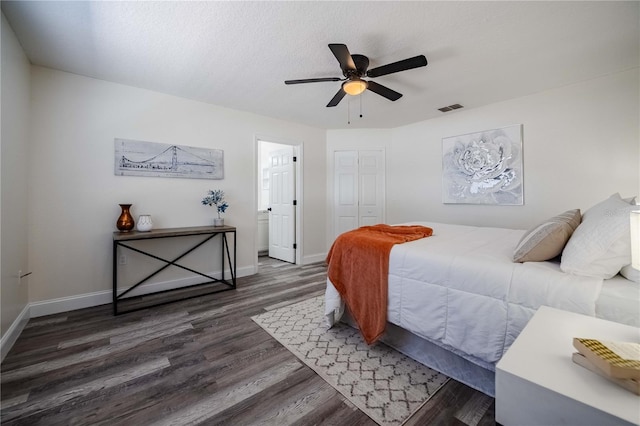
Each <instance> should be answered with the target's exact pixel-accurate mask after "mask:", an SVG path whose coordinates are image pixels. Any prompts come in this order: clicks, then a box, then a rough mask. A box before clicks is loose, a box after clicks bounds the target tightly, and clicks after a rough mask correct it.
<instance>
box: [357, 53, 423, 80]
mask: <svg viewBox="0 0 640 426" xmlns="http://www.w3.org/2000/svg"><path fill="white" fill-rule="evenodd" d="M426 65H427V58H426V57H425V56H424V55H419V56H414V57H413V58H408V59H404V60H402V61H398V62H393V63H391V64H387V65H382V66H381V67H377V68H373V69H370V70H369V71H367V77H380V76H382V75H387V74H393V73H394V72H400V71H406V70H410V69H413V68H419V67H424V66H426Z"/></svg>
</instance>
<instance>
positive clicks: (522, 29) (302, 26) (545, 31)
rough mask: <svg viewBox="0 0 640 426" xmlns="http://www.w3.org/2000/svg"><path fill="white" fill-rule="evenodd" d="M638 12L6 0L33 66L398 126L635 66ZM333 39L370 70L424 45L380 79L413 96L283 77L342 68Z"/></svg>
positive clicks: (639, 44) (599, 6)
mask: <svg viewBox="0 0 640 426" xmlns="http://www.w3.org/2000/svg"><path fill="white" fill-rule="evenodd" d="M639 10H640V3H639V2H636V1H631V2H609V1H606V2H589V1H588V2H574V1H570V2H516V1H514V2H482V1H475V2H456V1H447V2H434V1H425V2H377V1H375V2H326V1H316V2H270V1H263V2H171V1H162V2H154V1H145V2H142V1H141V2H126V1H122V2H56V1H46V2H36V1H19V2H13V1H2V11H3V13H4V14H5V16H6V17H7V20H8V21H9V23H10V25H11V26H12V28H13V29H14V31H15V33H16V35H17V36H18V39H19V40H20V43H21V45H22V46H23V48H24V50H25V52H26V54H27V56H28V57H29V59H30V61H31V62H32V63H33V64H36V65H41V66H45V67H50V68H55V69H59V70H63V71H68V72H71V73H75V74H80V75H85V76H89V77H94V78H98V79H103V80H108V81H113V82H118V83H122V84H127V85H131V86H135V87H140V88H145V89H150V90H154V91H159V92H164V93H168V94H173V95H177V96H182V97H185V98H190V99H196V100H200V101H204V102H208V103H212V104H215V105H220V106H224V107H229V108H234V109H238V110H242V111H249V112H254V113H256V114H261V115H266V116H271V117H277V118H281V119H285V120H290V121H295V122H299V123H304V124H308V125H312V126H316V127H320V128H330V129H336V128H349V127H352V128H358V127H368V128H386V127H396V126H400V125H404V124H408V123H413V122H417V121H422V120H426V119H429V118H433V117H438V116H441V115H442V113H441V112H439V111H437V108H439V107H443V106H446V105H450V104H454V103H461V104H462V105H464V106H465V107H466V108H473V107H478V106H481V105H486V104H489V103H492V102H496V101H500V100H505V99H510V98H514V97H519V96H524V95H527V94H532V93H535V92H539V91H542V90H546V89H549V88H554V87H560V86H563V85H567V84H571V83H575V82H578V81H584V80H587V79H591V78H595V77H598V76H602V75H606V74H610V73H614V72H619V71H622V70H626V69H630V68H635V67H638V66H639V51H640V31H639V28H640V13H639ZM329 43H344V44H346V45H347V46H348V47H349V50H350V51H351V53H352V54H353V53H360V54H364V55H367V56H368V57H369V59H370V61H371V64H370V68H373V67H376V66H380V65H384V64H386V63H389V62H395V61H398V60H401V59H405V58H408V57H411V56H416V55H420V54H424V55H425V56H426V57H427V59H428V61H429V65H428V66H427V67H424V68H417V69H413V70H409V71H405V72H401V73H397V74H393V75H387V76H383V77H378V78H376V80H375V81H376V82H378V83H380V84H384V85H385V86H388V87H389V88H391V89H393V90H396V91H398V92H400V93H402V94H404V96H403V97H402V98H401V99H399V100H398V101H396V102H391V101H388V100H386V99H384V98H382V97H380V96H378V95H376V94H375V93H372V92H369V91H367V92H365V93H364V95H362V96H360V97H350V96H347V97H346V98H345V99H343V101H342V102H341V103H340V105H338V106H337V107H335V108H326V107H325V105H326V104H327V103H328V102H329V100H330V99H331V98H332V97H333V95H334V94H335V93H336V91H337V90H338V89H339V87H340V83H339V82H324V83H313V84H305V85H293V86H285V85H284V83H283V82H284V80H288V79H299V78H314V77H333V76H337V77H342V75H341V73H340V69H339V65H338V62H337V61H336V59H335V58H334V56H333V55H332V54H331V51H330V50H329V49H328V47H327V45H328V44H329ZM361 104H362V106H361ZM349 107H350V110H351V124H350V125H348V124H347V117H348V108H349ZM360 108H362V111H363V114H364V117H363V118H359V117H358V114H359V111H360ZM447 114H456V112H455V111H454V112H449V113H447Z"/></svg>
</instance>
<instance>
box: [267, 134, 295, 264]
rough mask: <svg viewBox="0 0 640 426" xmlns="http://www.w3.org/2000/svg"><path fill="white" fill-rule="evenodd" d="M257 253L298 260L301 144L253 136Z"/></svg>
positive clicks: (290, 261)
mask: <svg viewBox="0 0 640 426" xmlns="http://www.w3.org/2000/svg"><path fill="white" fill-rule="evenodd" d="M257 144H258V149H257V153H258V158H257V167H258V170H257V176H258V184H257V187H258V191H257V206H258V211H257V221H258V224H257V230H258V231H257V232H258V235H257V253H256V257H257V256H264V255H266V256H269V257H271V258H273V259H279V260H282V261H285V262H289V263H300V259H301V255H300V247H301V239H302V236H301V226H300V219H301V214H300V211H301V201H302V200H301V191H300V189H301V184H300V182H299V181H300V176H301V173H300V166H301V158H300V155H301V152H300V151H301V147H300V146H299V145H293V144H288V143H281V142H276V141H272V140H266V139H261V138H258V139H257Z"/></svg>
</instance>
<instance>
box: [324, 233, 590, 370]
mask: <svg viewBox="0 0 640 426" xmlns="http://www.w3.org/2000/svg"><path fill="white" fill-rule="evenodd" d="M415 224H419V225H424V226H429V227H431V228H432V229H433V236H432V237H429V238H424V239H421V240H417V241H413V242H409V243H404V244H398V245H396V246H394V248H393V249H392V250H391V254H390V257H389V305H388V312H387V320H388V321H389V322H391V323H393V324H396V325H399V326H400V327H403V328H405V329H407V330H409V331H411V332H413V333H414V334H417V335H419V336H421V337H424V338H426V339H428V340H430V341H432V342H435V343H438V344H440V345H442V346H445V347H447V348H453V349H454V351H455V352H456V353H459V354H462V355H465V354H466V355H468V357H467V358H469V359H471V360H480V361H481V363H482V364H484V363H485V362H486V363H487V364H489V365H493V364H495V363H496V362H497V361H498V360H499V359H500V358H501V357H502V355H503V354H504V352H505V351H506V350H507V349H508V348H509V346H510V345H511V343H512V342H513V341H514V339H515V338H516V337H517V336H518V334H519V333H520V331H521V330H522V329H523V328H524V326H525V325H526V323H527V322H528V321H529V319H530V318H531V316H532V315H533V314H534V312H535V311H536V310H537V309H538V307H540V306H541V305H546V306H551V307H555V308H558V309H563V310H567V311H572V312H577V313H581V314H585V315H591V316H595V303H596V299H597V297H598V294H599V293H600V289H601V287H602V280H600V279H595V278H588V277H581V276H575V275H569V274H565V273H563V272H562V271H560V268H559V265H558V264H557V263H553V262H527V263H523V264H520V263H513V262H512V260H511V259H512V255H513V250H514V248H515V246H516V244H517V243H518V241H519V240H520V237H521V236H522V234H523V233H524V231H521V230H511V229H503V228H484V227H471V226H461V225H448V224H443V223H429V222H419V223H415ZM327 284H328V286H327V292H326V298H325V299H326V302H325V303H326V314H327V320H328V322H329V323H332V322H333V321H337V320H338V319H339V317H340V316H341V314H342V310H343V309H344V308H343V304H342V302H341V300H340V297H339V295H338V293H337V291H336V290H335V289H334V288H333V286H332V285H331V283H330V282H329V281H328V283H327ZM558 326H562V325H561V324H558Z"/></svg>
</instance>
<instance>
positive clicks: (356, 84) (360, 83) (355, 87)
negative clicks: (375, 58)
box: [342, 78, 367, 96]
mask: <svg viewBox="0 0 640 426" xmlns="http://www.w3.org/2000/svg"><path fill="white" fill-rule="evenodd" d="M342 90H344V91H345V92H346V93H347V94H349V95H352V96H356V95H359V94H360V93H362V92H364V91H365V90H367V82H366V81H364V80H360V79H359V78H357V79H353V80H349V81H345V82H344V83H342Z"/></svg>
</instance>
